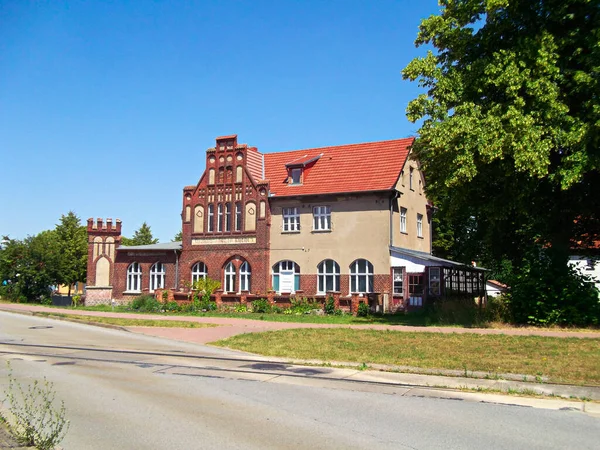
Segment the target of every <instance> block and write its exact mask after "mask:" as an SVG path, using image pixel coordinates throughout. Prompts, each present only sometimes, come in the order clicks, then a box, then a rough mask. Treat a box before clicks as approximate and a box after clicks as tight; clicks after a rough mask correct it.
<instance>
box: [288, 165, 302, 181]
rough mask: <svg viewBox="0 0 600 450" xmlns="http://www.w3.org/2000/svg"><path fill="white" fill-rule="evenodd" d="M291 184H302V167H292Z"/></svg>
mask: <svg viewBox="0 0 600 450" xmlns="http://www.w3.org/2000/svg"><path fill="white" fill-rule="evenodd" d="M290 181H291V182H290V184H302V169H299V168H298V169H290Z"/></svg>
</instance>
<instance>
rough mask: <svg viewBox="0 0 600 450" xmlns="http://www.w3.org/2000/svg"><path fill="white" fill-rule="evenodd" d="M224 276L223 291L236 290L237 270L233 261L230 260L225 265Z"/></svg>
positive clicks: (230, 291)
mask: <svg viewBox="0 0 600 450" xmlns="http://www.w3.org/2000/svg"><path fill="white" fill-rule="evenodd" d="M223 278H224V279H223V292H225V293H226V294H230V293H232V292H235V278H236V270H235V265H234V264H233V261H229V263H228V264H227V265H226V266H225V273H224V274H223Z"/></svg>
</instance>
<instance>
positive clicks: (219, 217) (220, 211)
mask: <svg viewBox="0 0 600 450" xmlns="http://www.w3.org/2000/svg"><path fill="white" fill-rule="evenodd" d="M217 232H218V233H221V232H223V205H222V204H220V203H219V204H218V205H217Z"/></svg>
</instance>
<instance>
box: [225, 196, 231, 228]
mask: <svg viewBox="0 0 600 450" xmlns="http://www.w3.org/2000/svg"><path fill="white" fill-rule="evenodd" d="M230 231H231V203H225V232H227V233H229V232H230Z"/></svg>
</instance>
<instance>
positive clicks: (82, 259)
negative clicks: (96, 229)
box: [55, 211, 88, 296]
mask: <svg viewBox="0 0 600 450" xmlns="http://www.w3.org/2000/svg"><path fill="white" fill-rule="evenodd" d="M55 232H56V238H57V241H58V246H59V248H60V263H59V267H58V277H57V280H56V281H57V282H58V283H59V284H65V285H67V286H69V291H68V295H69V296H70V295H71V285H72V284H74V283H76V282H78V281H85V279H86V274H87V256H88V246H87V231H86V227H85V226H82V225H81V220H80V219H79V217H77V215H76V214H75V213H74V212H73V211H69V212H68V214H67V215H66V216H65V215H62V216H61V217H60V222H59V223H58V224H57V225H56V228H55Z"/></svg>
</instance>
